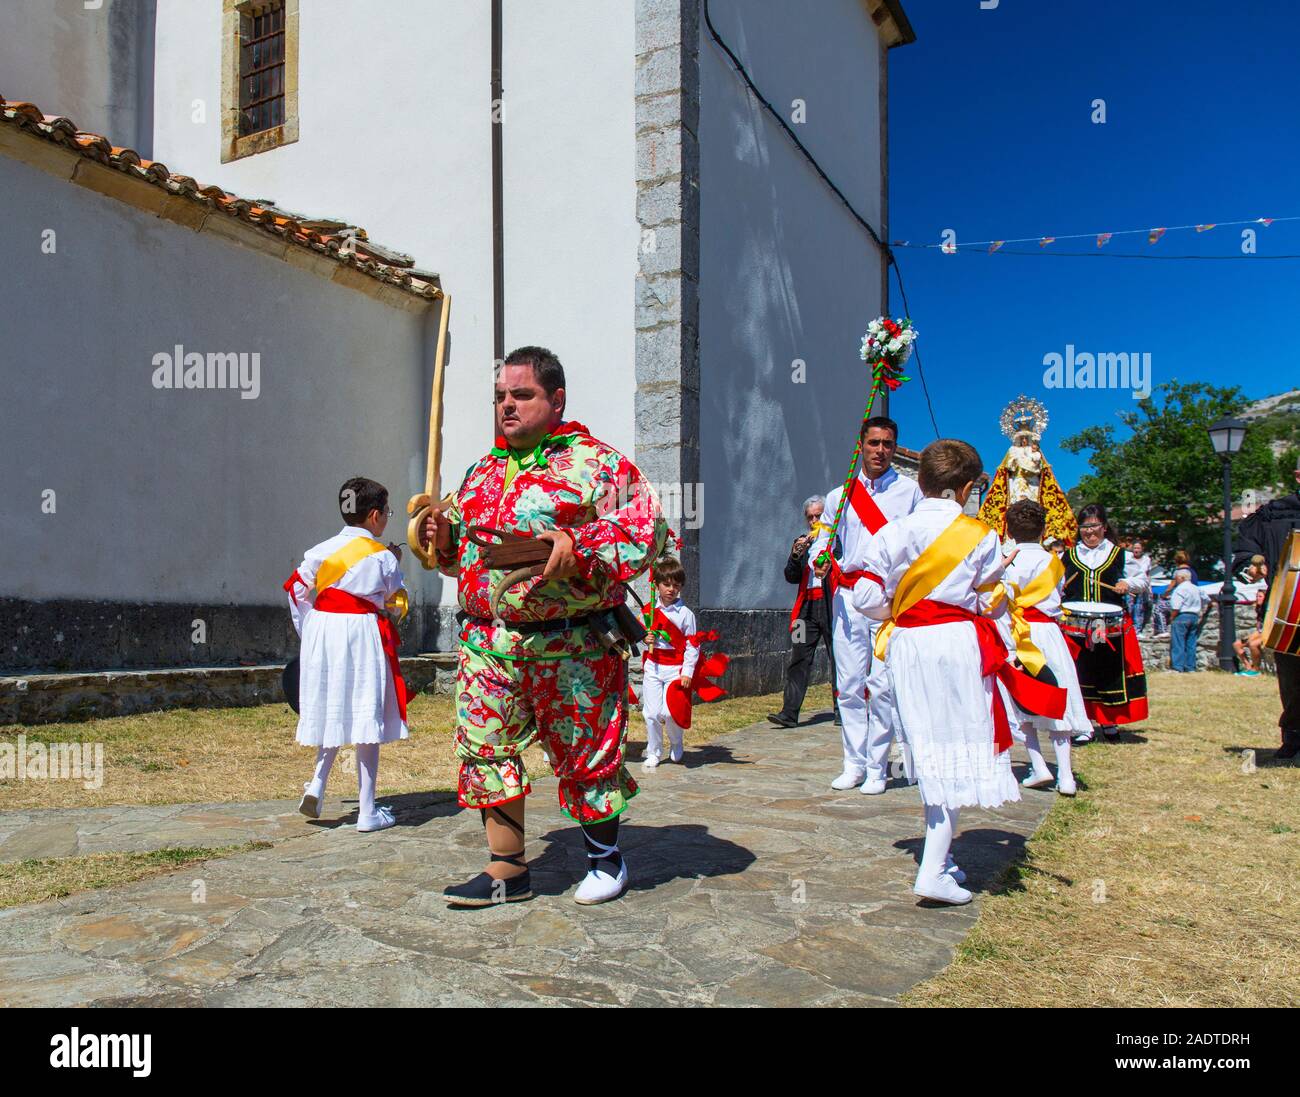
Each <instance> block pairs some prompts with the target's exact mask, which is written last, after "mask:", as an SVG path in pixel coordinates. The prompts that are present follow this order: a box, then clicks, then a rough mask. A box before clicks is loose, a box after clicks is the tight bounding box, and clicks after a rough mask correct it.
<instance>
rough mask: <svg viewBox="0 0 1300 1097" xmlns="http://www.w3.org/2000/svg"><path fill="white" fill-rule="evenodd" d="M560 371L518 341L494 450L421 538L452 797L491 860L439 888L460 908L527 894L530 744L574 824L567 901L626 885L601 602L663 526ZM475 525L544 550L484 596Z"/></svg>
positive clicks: (614, 712)
mask: <svg viewBox="0 0 1300 1097" xmlns="http://www.w3.org/2000/svg"><path fill="white" fill-rule="evenodd" d="M564 386H565V382H564V369H563V367H562V366H561V365H560V362H559V360H558V359H557V358H556V357H555V355H554V354H552V353H551V352H550V351H548V350H546V349H544V348H542V347H521V348H520V349H519V350H516V351H514V352H513V353H512V354H511V355H510V356H509V357H508V358H507V359H506V360H505V363H504V365H502V367H501V368H500V370H499V372H498V375H497V379H496V430H497V440H496V445H495V446H494V447H493V448H492V449H491V450H490V451H489V452H488V454H487V455H486V456H484V457H483V458H482V459H481V460H479V461H478V462H477V463H476V464H474V466H473V467H471V468H470V470H469V471H468V472H467V473H466V475H465V479H464V481H463V482H462V483H461V486H460V488H459V489H458V490H457V491H456V492H455V494H454V495H453V496H452V497H451V501H450V503H449V505H448V506H447V507H445V508H438V507H435V508H434V509H433V511H432V513H431V515H430V517H429V519H428V521H427V522H426V523H425V527H424V536H423V540H424V541H425V542H432V543H433V544H434V546H435V549H436V555H437V561H438V566H439V569H440V570H441V571H442V572H443V574H445V575H455V576H457V577H458V580H459V596H460V606H461V610H462V611H463V618H464V620H463V624H462V627H461V632H460V654H459V662H458V665H457V672H456V720H457V726H456V754H457V757H459V759H460V779H459V784H458V790H457V795H458V799H459V802H460V804H461V806H462V807H466V808H477V809H479V810H480V811H482V812H483V823H484V827H485V829H486V831H487V839H488V848H489V851H490V854H491V862H490V864H489V865H488V868H487V870H486V871H485V872H483V873H480V874H479V875H478V876H476V877H475V878H474V879H472V880H470V881H468V882H467V883H465V884H461V885H458V886H455V887H450V888H448V889H447V890H446V892H445V894H446V896H447V899H448V902H449V903H450V904H451V905H453V906H458V907H477V906H488V905H490V904H492V903H497V902H513V901H517V900H521V899H527V898H531V895H532V891H531V884H530V882H529V874H528V865H527V862H526V861H525V860H524V858H523V854H524V797H525V796H527V795H528V793H529V791H530V783H529V779H528V773H527V771H526V769H525V766H524V760H523V757H522V755H523V752H524V750H525V749H526V748H527V747H528V746H530V745H531V744H532V743H533V742H535V741H538V740H540V741H541V743H542V745H543V746H544V747H545V748H546V753H547V754H548V755H549V757H550V759H551V764H552V765H553V766H554V768H555V773H556V776H557V777H558V778H559V795H560V807H561V809H562V810H563V811H564V813H565V814H566V815H568V816H569V817H570V818H571V819H573V820H575V821H576V822H577V823H579V824H580V825H581V826H582V831H583V837H584V839H585V840H586V845H587V856H588V858H589V866H590V871H589V872H588V874H587V876H586V878H585V879H584V880H583V881H582V883H581V884H580V885H579V887H578V890H577V893H576V895H575V898H576V900H577V901H578V902H579V903H583V904H590V903H599V902H605V901H607V900H609V899H616V898H618V896H620V895H621V894H623V892H624V891H625V890H626V889H627V879H628V876H627V866H626V864H624V862H623V858H622V856H621V855H620V853H619V850H618V816H619V815H620V814H621V813H622V811H623V809H624V808H625V807H626V806H627V802H628V800H630V799H631V798H632V797H633V796H634V795H636V791H637V786H636V783H635V782H634V781H633V780H632V777H631V775H630V774H629V773H628V771H627V769H626V767H625V765H624V757H623V755H624V747H625V742H626V738H627V711H628V705H627V692H628V691H627V660H626V659H625V658H624V657H623V655H622V654H621V653H620V652H619V651H618V650H617V649H615V648H610V647H607V646H605V645H604V644H603V643H602V641H601V640H600V639H599V636H598V633H600V632H604V631H607V629H608V625H609V619H608V618H607V617H603V616H602V614H603V613H604V612H605V611H608V610H611V609H613V608H614V607H618V606H622V605H623V602H624V599H625V597H626V584H627V583H629V582H630V581H631V580H632V579H634V578H635V577H636V576H638V575H640V574H641V573H642V572H643V571H645V570H647V569H648V568H649V567H650V565H651V563H653V562H654V559H655V558H656V557H657V556H658V554H659V552H660V550H661V549H662V548H663V545H664V541H665V539H666V537H667V534H668V526H667V523H666V522H665V520H664V518H663V515H662V513H661V511H660V508H659V505H658V502H657V500H656V498H655V495H654V492H653V490H652V489H651V487H650V485H649V484H648V483H647V482H646V481H645V480H644V478H643V477H642V475H641V473H640V472H639V471H638V469H637V468H636V466H635V465H633V464H632V462H630V461H629V460H628V459H627V458H626V457H624V456H623V455H622V454H621V453H618V452H617V451H616V450H614V449H611V448H610V447H609V446H607V445H605V444H604V443H603V442H599V441H597V440H596V439H595V438H593V437H592V436H591V434H590V433H589V432H588V430H587V428H586V427H584V426H583V425H582V424H580V423H574V422H565V421H564V406H565V387H564ZM474 526H485V527H489V528H491V529H496V530H504V531H508V532H512V533H516V534H523V535H531V536H534V537H536V538H537V539H538V540H541V541H545V542H546V543H547V544H548V545H549V547H550V556H549V560H548V561H547V563H546V565H545V570H544V571H542V573H541V574H540V575H536V576H532V577H530V578H527V579H524V580H522V581H520V582H518V583H515V584H513V585H510V586H508V587H506V588H505V590H504V592H503V593H501V594H500V596H499V598H498V599H497V604H496V606H495V607H494V606H493V594H494V590H495V588H496V587H497V585H498V584H499V583H500V582H501V581H502V580H503V577H504V575H505V573H504V572H503V571H501V570H493V569H490V568H489V567H488V566H487V564H486V562H485V561H484V559H483V552H484V549H483V548H482V547H481V546H480V545H479V544H476V543H475V542H474V541H473V540H472V539H471V538H470V536H469V534H470V527H474Z"/></svg>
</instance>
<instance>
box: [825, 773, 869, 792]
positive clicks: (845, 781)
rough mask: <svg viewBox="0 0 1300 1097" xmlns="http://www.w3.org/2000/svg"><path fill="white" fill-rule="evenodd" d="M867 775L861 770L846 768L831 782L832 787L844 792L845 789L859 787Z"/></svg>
mask: <svg viewBox="0 0 1300 1097" xmlns="http://www.w3.org/2000/svg"><path fill="white" fill-rule="evenodd" d="M865 776H866V774H865V773H863V772H862V771H861V770H856V769H846V770H845V771H844V772H843V773H841V774H840V775H839V776H838V777H836V778H835V780H834V781H832V782H831V788H833V789H837V790H839V791H840V792H843V791H844V790H845V789H850V788H857V787H858V785H860V784H862V779H863V778H864V777H865Z"/></svg>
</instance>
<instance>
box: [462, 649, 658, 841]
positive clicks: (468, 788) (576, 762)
mask: <svg viewBox="0 0 1300 1097" xmlns="http://www.w3.org/2000/svg"><path fill="white" fill-rule="evenodd" d="M534 742H540V743H541V744H542V746H543V747H545V749H546V753H547V754H548V755H550V758H551V765H552V766H553V767H554V768H555V775H556V777H557V778H558V779H559V785H560V789H559V791H560V808H561V810H563V811H564V813H565V814H566V815H568V816H569V817H570V818H571V819H573V820H575V821H576V822H579V823H598V822H600V821H601V820H604V819H612V818H614V816H616V815H618V814H620V813H621V812H622V811H623V809H624V808H626V807H627V802H628V801H629V800H630V799H631V798H632V797H633V796H635V795H636V792H637V786H636V782H635V781H633V780H632V776H631V774H629V773H628V771H627V767H626V766H625V765H624V749H625V747H626V743H627V663H626V661H625V660H623V659H621V658H619V656H618V655H617V654H616V653H614V652H611V651H605V650H603V649H602V650H601V651H599V652H580V653H578V654H565V655H563V656H562V657H560V658H537V657H530V656H527V655H524V656H515V657H513V658H510V657H506V656H504V655H499V654H494V653H492V652H489V651H482V650H477V649H476V648H475V647H473V646H470V645H467V644H465V643H464V642H462V644H461V647H460V656H459V664H458V667H457V672H456V756H457V757H458V758H459V759H460V779H459V782H458V786H457V799H458V800H459V802H460V805H461V807H466V808H487V807H491V806H493V805H494V804H503V803H505V802H507V801H508V800H514V799H517V798H518V797H520V796H527V795H528V793H529V792H530V791H531V786H530V782H529V780H528V772H527V769H526V767H525V765H524V760H523V757H522V755H523V752H524V751H525V750H526V749H527V748H528V747H530V746H531V745H532V744H533V743H534Z"/></svg>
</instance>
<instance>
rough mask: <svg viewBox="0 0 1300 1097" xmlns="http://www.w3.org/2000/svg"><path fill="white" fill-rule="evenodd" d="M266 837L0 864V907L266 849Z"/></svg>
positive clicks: (42, 900)
mask: <svg viewBox="0 0 1300 1097" xmlns="http://www.w3.org/2000/svg"><path fill="white" fill-rule="evenodd" d="M270 847H271V844H270V843H269V842H244V843H243V844H242V845H236V846H217V847H216V848H208V849H202V848H199V849H155V850H151V851H150V852H148V853H96V854H93V855H91V856H89V857H49V858H43V859H39V860H37V859H32V860H27V861H12V862H8V863H5V864H0V910H3V909H4V908H5V907H15V906H18V905H19V904H20V903H40V902H44V901H45V900H46V899H62V898H63V897H64V896H65V895H71V894H73V892H77V891H85V890H87V889H89V888H105V887H113V886H115V885H117V884H130V883H134V882H135V881H136V880H143V879H145V878H146V877H148V876H162V875H164V874H166V873H168V872H175V871H176V869H178V868H181V867H182V866H184V865H192V864H197V863H198V862H200V861H212V860H215V859H217V858H219V857H230V856H232V855H233V854H236V853H247V852H248V851H249V850H254V849H270Z"/></svg>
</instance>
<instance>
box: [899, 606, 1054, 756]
mask: <svg viewBox="0 0 1300 1097" xmlns="http://www.w3.org/2000/svg"><path fill="white" fill-rule="evenodd" d="M953 621H969V622H970V623H971V624H973V625H974V626H975V636H976V638H977V639H978V640H979V647H980V674H981V675H983V676H984V677H985V678H987V677H989V676H990V675H992V676H993V677H995V678H997V680H998V681H999V682H1001V683H1002V684H1003V685H1004V686H1005V687H1006V690H1007V692H1008V693H1009V694H1011V696H1012V698H1013V699H1014V700H1015V702H1016V704H1018V705H1019V706H1020V707H1021V708H1022V709H1024V710H1025V711H1026V712H1032V713H1034V714H1035V715H1037V716H1047V717H1050V718H1051V719H1053V720H1059V719H1060V718H1061V717H1062V716H1064V715H1065V702H1066V693H1065V690H1063V689H1061V688H1060V687H1059V686H1049V685H1047V684H1045V683H1043V682H1040V681H1038V680H1037V679H1035V678H1031V677H1030V676H1029V675H1028V674H1026V673H1025V672H1024V671H1022V670H1016V669H1015V667H1013V666H1012V665H1011V664H1010V663H1008V662H1007V648H1006V645H1005V644H1004V643H1003V642H1002V636H1001V634H1000V633H999V632H998V627H997V625H995V624H994V623H993V621H992V620H990V619H989V618H988V617H981V616H979V615H978V614H976V613H972V612H971V611H970V610H968V609H963V608H962V607H961V606H954V605H951V604H950V603H948V602H932V601H931V600H930V599H929V598H922V599H921V600H920V601H919V602H917V603H916V605H914V606H913V607H912V608H911V609H909V610H908V611H907V612H906V613H904V614H903V615H902V616H901V617H898V618H895V620H894V624H895V626H897V627H898V628H923V627H925V626H926V625H946V624H949V623H950V622H953ZM992 711H993V745H994V747H995V748H996V752H997V753H998V754H1001V753H1002V752H1003V751H1004V750H1009V749H1010V747H1011V724H1010V723H1009V722H1008V720H1007V710H1006V706H1005V705H1004V704H1003V703H1002V692H1001V691H1000V690H999V689H998V688H997V687H996V685H995V686H994V688H993V705H992Z"/></svg>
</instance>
